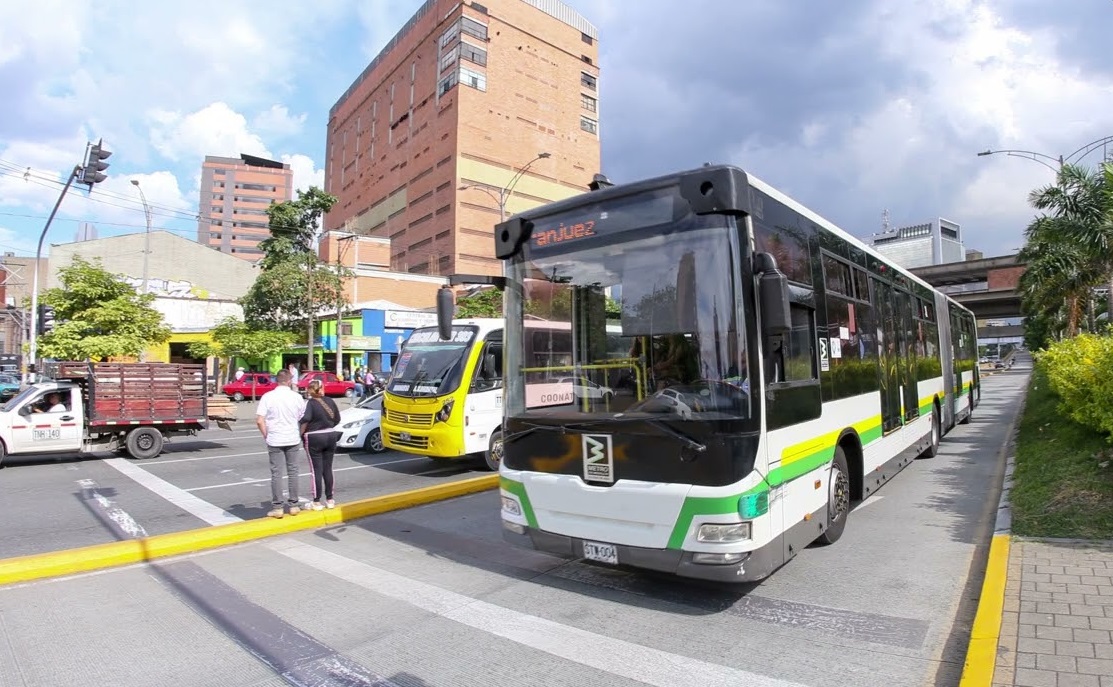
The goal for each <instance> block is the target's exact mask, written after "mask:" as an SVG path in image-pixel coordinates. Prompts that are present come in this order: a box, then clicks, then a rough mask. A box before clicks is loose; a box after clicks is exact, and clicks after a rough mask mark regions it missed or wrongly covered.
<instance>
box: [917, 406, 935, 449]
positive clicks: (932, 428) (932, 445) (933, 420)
mask: <svg viewBox="0 0 1113 687" xmlns="http://www.w3.org/2000/svg"><path fill="white" fill-rule="evenodd" d="M937 455H939V409H938V408H935V407H934V406H932V409H931V446H928V447H927V448H926V449H924V452H923V453H921V454H920V456H921V457H922V458H934V457H935V456H937Z"/></svg>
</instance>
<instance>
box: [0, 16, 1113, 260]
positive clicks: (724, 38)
mask: <svg viewBox="0 0 1113 687" xmlns="http://www.w3.org/2000/svg"><path fill="white" fill-rule="evenodd" d="M568 4H570V5H572V6H573V7H575V8H576V9H577V10H579V11H580V12H581V13H583V14H584V15H585V16H586V17H587V18H588V19H589V20H590V21H592V22H593V23H594V24H596V26H598V27H599V31H600V43H599V45H600V53H601V56H600V61H601V69H602V76H601V79H600V94H601V105H600V116H601V125H600V134H601V137H602V143H603V171H604V172H605V173H606V174H607V175H608V176H610V177H611V179H612V180H614V181H629V180H633V179H636V178H640V177H646V176H652V175H656V174H659V173H664V172H667V171H669V170H672V169H677V168H688V167H695V166H698V165H700V164H702V163H704V162H730V163H735V164H739V165H741V166H742V167H744V168H745V169H747V170H748V171H750V172H751V173H753V174H755V175H756V176H758V177H761V178H762V179H764V180H766V181H767V182H769V183H772V184H773V185H774V186H777V187H779V188H781V189H782V190H783V191H785V192H787V193H788V194H789V195H792V196H794V197H795V198H797V199H798V200H800V201H801V202H803V203H804V204H806V205H808V206H810V207H811V208H812V209H814V210H815V211H817V212H818V213H820V214H821V215H824V216H826V217H828V218H829V219H831V220H833V221H834V222H836V223H837V224H839V225H840V226H842V227H843V228H845V229H847V230H848V231H850V232H851V233H853V234H856V235H858V236H862V237H868V235H869V234H871V233H873V232H876V231H878V230H879V229H880V227H881V221H882V213H883V211H884V210H888V211H889V215H890V221H891V222H892V224H894V225H897V226H899V225H902V224H911V223H919V222H922V221H925V220H927V219H930V218H932V217H937V216H943V217H946V218H948V219H952V220H954V221H957V222H959V223H960V224H961V225H962V227H963V231H964V234H965V238H966V243H967V246H968V247H970V248H976V249H979V250H982V251H984V252H985V253H986V254H988V255H996V254H1002V253H1007V252H1010V251H1011V250H1012V249H1014V248H1017V247H1019V246H1020V245H1021V242H1022V232H1023V228H1024V226H1025V225H1026V224H1027V223H1028V221H1029V220H1030V219H1031V217H1032V216H1033V211H1032V210H1031V209H1030V208H1029V207H1028V206H1027V204H1026V196H1027V192H1028V191H1029V190H1030V189H1031V188H1033V187H1035V186H1037V185H1040V184H1044V183H1048V182H1049V181H1050V180H1051V178H1052V173H1051V172H1050V171H1049V170H1048V169H1047V168H1045V167H1043V166H1041V165H1039V164H1036V163H1035V162H1032V161H1031V160H1024V159H1018V158H1015V157H1007V156H1004V155H995V156H991V157H976V156H975V153H976V152H977V151H980V150H985V149H986V148H994V149H999V148H1018V149H1025V150H1034V151H1038V152H1042V153H1046V154H1049V155H1058V154H1060V153H1064V154H1066V153H1069V152H1071V151H1073V150H1075V149H1077V148H1078V147H1080V146H1082V145H1083V144H1085V143H1088V142H1090V141H1093V140H1095V139H1098V138H1100V137H1103V136H1106V135H1113V121H1110V120H1111V119H1113V115H1111V114H1110V112H1111V111H1110V108H1109V103H1110V102H1113V97H1111V96H1113V53H1111V52H1110V51H1109V50H1107V49H1104V48H1103V47H1102V46H1103V45H1104V41H1105V40H1106V38H1107V33H1108V27H1109V26H1110V25H1111V22H1113V1H1111V0H1073V1H1072V2H1071V3H1061V4H1060V3H1047V2H1045V1H1043V0H981V1H978V0H931V1H930V2H927V1H925V2H921V3H901V4H900V6H899V7H898V5H897V4H895V3H891V2H882V1H881V0H847V1H846V2H840V3H835V4H832V3H826V4H824V3H786V2H781V1H779V0H747V2H737V3H735V2H724V1H720V0H688V2H686V3H684V4H683V7H684V8H685V12H684V13H683V14H680V15H678V14H676V12H675V9H676V7H677V5H676V4H675V3H673V2H665V1H664V0H593V1H591V2H589V1H588V0H568ZM836 4H837V6H838V9H837V10H835V9H827V8H833V7H835V5H836ZM20 5H22V6H20ZM94 5H95V7H94ZM313 5H315V6H311V5H310V4H309V3H304V2H294V1H293V0H274V1H272V2H268V3H265V4H264V3H260V2H246V1H239V2H237V1H236V0H195V1H194V2H191V3H139V4H136V3H126V2H123V1H122V0H107V1H102V2H97V3H82V2H77V3H75V2H68V1H62V0H39V1H38V2H35V3H0V93H4V96H5V98H4V106H3V107H2V108H0V250H3V251H15V252H17V253H21V254H27V253H33V252H34V249H35V242H36V240H37V238H38V234H39V232H40V231H41V229H42V226H43V220H44V218H45V216H46V215H47V214H48V213H49V211H50V207H51V206H52V205H53V203H54V201H55V199H56V198H57V192H58V189H59V187H60V184H59V179H61V178H63V177H64V174H65V173H66V172H67V171H68V170H69V169H70V168H72V166H73V165H74V164H77V163H78V162H79V161H80V159H81V156H82V154H83V152H84V146H85V142H86V141H87V140H90V139H96V138H99V137H103V138H104V140H105V144H106V146H107V147H108V148H110V149H111V150H112V151H113V153H114V155H113V157H112V158H111V159H110V160H109V162H110V163H111V167H110V169H109V170H108V171H109V173H110V178H109V180H108V181H107V182H105V183H104V184H102V185H100V186H98V187H97V188H96V190H95V191H94V192H93V194H92V197H89V196H88V194H87V192H86V191H84V190H83V189H82V190H78V191H77V192H76V193H72V194H71V195H70V196H69V197H68V198H67V199H66V201H65V203H64V204H63V206H62V209H61V211H60V213H59V219H58V220H57V221H56V222H55V224H54V226H53V227H52V228H51V231H50V234H49V236H48V243H64V242H68V241H72V240H73V239H74V236H75V234H76V232H77V228H78V221H81V220H87V221H91V222H93V223H94V224H95V225H96V227H97V231H98V233H99V235H101V236H107V235H112V234H117V233H127V232H136V231H142V229H143V224H144V218H143V212H142V207H141V205H140V203H139V199H138V194H137V191H136V189H135V187H134V186H131V185H130V184H129V180H130V179H132V178H136V179H139V180H140V183H141V185H142V187H143V188H144V190H145V192H146V194H147V197H148V200H149V201H150V202H151V204H152V205H153V206H154V215H155V216H154V218H153V219H154V224H155V227H156V228H165V229H168V230H170V231H174V232H178V233H180V234H181V235H184V236H187V237H190V238H193V237H195V236H196V221H195V220H192V219H190V218H191V217H192V216H194V215H195V213H196V205H197V182H198V178H199V172H200V162H201V159H202V158H203V156H204V155H205V154H218V155H236V154H238V153H240V152H245V153H253V154H259V155H269V156H272V157H275V158H279V159H283V160H285V161H288V162H290V163H291V164H292V165H293V167H294V170H295V181H296V183H297V184H298V185H300V186H303V187H304V186H307V185H309V184H311V183H315V184H321V183H322V180H323V174H322V172H321V170H320V165H322V164H323V151H324V141H325V122H326V118H327V113H328V109H329V107H330V106H331V105H332V104H333V103H334V102H335V101H336V99H337V97H338V96H339V95H340V94H341V93H343V91H344V90H345V89H346V88H347V87H348V85H349V84H350V83H351V81H352V80H353V79H354V78H355V77H356V76H357V75H358V74H359V73H360V71H361V70H362V69H363V68H364V66H366V64H367V62H368V61H369V60H370V59H371V57H373V56H374V55H375V54H376V53H377V52H378V50H379V49H380V48H381V46H382V45H384V44H385V43H386V42H387V41H388V40H389V39H390V37H391V36H393V34H394V33H395V32H396V31H397V29H398V28H399V27H400V26H401V25H402V24H403V23H405V21H406V20H407V19H408V18H409V16H410V15H411V14H412V13H413V12H414V10H415V9H416V8H417V7H418V6H419V5H420V0H389V1H388V0H333V1H331V2H327V3H313ZM620 123H621V125H620ZM1099 159H1100V152H1099V153H1097V154H1095V155H1091V156H1090V157H1089V158H1087V160H1086V161H1087V162H1091V163H1096V162H1097V161H1098V160H1099ZM28 168H29V171H28Z"/></svg>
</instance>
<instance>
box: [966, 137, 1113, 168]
mask: <svg viewBox="0 0 1113 687" xmlns="http://www.w3.org/2000/svg"><path fill="white" fill-rule="evenodd" d="M1110 143H1113V136H1103V137H1102V138H1099V139H1096V140H1093V141H1090V142H1089V143H1087V144H1086V145H1084V146H1082V147H1081V148H1079V149H1078V150H1076V151H1074V152H1073V153H1071V154H1070V155H1059V156H1052V155H1047V154H1046V153H1037V152H1035V151H1033V150H1012V149H1004V150H989V149H987V150H983V151H982V152H980V153H978V157H985V156H987V155H997V154H1004V155H1008V156H1010V157H1022V158H1024V159H1026V160H1031V161H1032V162H1038V163H1040V164H1041V165H1043V166H1044V167H1047V168H1048V169H1050V170H1051V171H1053V172H1058V171H1059V170H1060V169H1061V168H1062V167H1063V165H1065V164H1068V163H1069V164H1075V163H1077V162H1081V161H1082V160H1083V158H1085V157H1086V156H1088V155H1090V153H1093V152H1094V151H1095V150H1097V149H1098V148H1101V149H1102V150H1103V151H1105V152H1108V147H1109V144H1110ZM1103 157H1104V156H1103ZM1045 160H1050V163H1049V162H1045Z"/></svg>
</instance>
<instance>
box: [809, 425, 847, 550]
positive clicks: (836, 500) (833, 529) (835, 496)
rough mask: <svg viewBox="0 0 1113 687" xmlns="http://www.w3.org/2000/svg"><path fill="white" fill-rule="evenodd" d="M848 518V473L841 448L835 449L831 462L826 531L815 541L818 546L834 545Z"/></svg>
mask: <svg viewBox="0 0 1113 687" xmlns="http://www.w3.org/2000/svg"><path fill="white" fill-rule="evenodd" d="M849 516H850V471H849V470H848V469H847V467H846V452H845V451H843V448H842V446H836V447H835V459H834V460H833V461H831V476H830V481H829V482H828V484H827V529H826V530H824V531H823V534H821V535H819V539H817V540H816V541H817V542H818V543H820V544H823V545H827V544H834V543H835V542H837V541H838V540H839V537H841V536H842V531H843V530H844V529H846V519H847V517H849Z"/></svg>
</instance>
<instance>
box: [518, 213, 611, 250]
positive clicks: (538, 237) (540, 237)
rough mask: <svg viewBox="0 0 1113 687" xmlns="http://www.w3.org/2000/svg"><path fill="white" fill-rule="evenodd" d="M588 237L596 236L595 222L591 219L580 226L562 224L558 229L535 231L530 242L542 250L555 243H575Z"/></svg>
mask: <svg viewBox="0 0 1113 687" xmlns="http://www.w3.org/2000/svg"><path fill="white" fill-rule="evenodd" d="M588 236H595V221H594V220H590V219H589V220H588V221H586V222H580V223H579V224H573V225H571V226H567V227H566V226H564V223H563V222H561V224H560V226H558V227H557V228H556V229H546V230H545V231H535V232H534V233H533V235H532V236H530V241H532V242H533V245H534V247H536V248H542V247H544V246H548V245H551V244H554V243H564V242H566V241H575V240H576V239H582V238H586V237H588Z"/></svg>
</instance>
